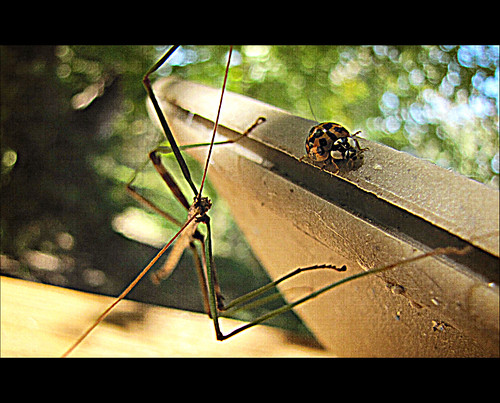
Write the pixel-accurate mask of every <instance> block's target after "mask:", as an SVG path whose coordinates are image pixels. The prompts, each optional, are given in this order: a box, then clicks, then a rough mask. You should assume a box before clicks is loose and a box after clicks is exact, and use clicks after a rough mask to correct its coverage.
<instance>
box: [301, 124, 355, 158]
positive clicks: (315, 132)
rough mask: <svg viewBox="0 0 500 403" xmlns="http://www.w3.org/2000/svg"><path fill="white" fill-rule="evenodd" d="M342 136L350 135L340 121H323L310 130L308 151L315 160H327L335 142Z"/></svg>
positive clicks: (307, 140) (307, 142)
mask: <svg viewBox="0 0 500 403" xmlns="http://www.w3.org/2000/svg"><path fill="white" fill-rule="evenodd" d="M341 137H350V134H349V132H348V131H347V129H346V128H345V127H343V126H341V125H339V124H338V123H332V122H326V123H321V124H319V125H317V126H314V127H313V128H312V129H311V131H310V132H309V135H308V136H307V139H306V152H307V154H308V155H309V157H310V158H311V159H312V160H313V161H325V160H327V159H328V157H329V156H330V150H331V149H332V147H333V143H334V142H335V141H337V140H338V139H339V138H341Z"/></svg>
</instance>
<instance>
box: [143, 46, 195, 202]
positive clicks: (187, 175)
mask: <svg viewBox="0 0 500 403" xmlns="http://www.w3.org/2000/svg"><path fill="white" fill-rule="evenodd" d="M177 47H178V46H172V47H171V48H170V49H169V51H168V52H167V53H166V54H165V55H164V56H163V57H162V58H161V59H160V60H158V62H157V63H156V64H155V65H154V66H153V67H151V69H149V71H148V72H147V73H146V75H145V76H144V78H143V80H142V82H143V84H144V87H145V88H146V91H147V93H148V96H149V99H151V102H152V103H153V107H154V108H155V111H156V114H157V116H158V119H159V120H160V123H161V126H162V128H163V132H164V133H165V136H166V137H167V140H168V142H169V143H170V146H171V147H172V151H173V153H174V155H175V158H176V159H177V162H178V163H179V166H180V167H181V170H182V174H183V175H184V177H185V178H186V181H187V182H188V183H189V186H191V189H192V190H193V192H194V194H195V195H197V194H198V189H197V188H196V186H195V185H194V183H193V180H192V179H191V173H190V172H189V168H188V167H187V165H186V161H185V160H184V157H183V156H182V154H181V152H180V149H179V147H178V146H177V142H176V141H175V139H174V136H173V134H172V131H171V130H170V127H169V126H168V123H167V120H166V119H165V116H164V115H163V111H162V110H161V108H160V105H159V104H158V101H157V99H156V96H155V94H154V92H153V88H152V87H151V82H150V81H149V76H150V74H152V73H154V72H155V71H156V70H158V69H159V68H160V67H161V66H162V65H163V63H165V61H166V60H167V59H168V58H169V57H170V55H171V54H172V53H173V52H174V51H175V50H176V49H177ZM188 208H189V207H188Z"/></svg>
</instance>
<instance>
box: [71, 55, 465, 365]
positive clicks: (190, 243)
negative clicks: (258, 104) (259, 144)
mask: <svg viewBox="0 0 500 403" xmlns="http://www.w3.org/2000/svg"><path fill="white" fill-rule="evenodd" d="M176 49H177V46H174V47H172V48H170V49H169V50H168V51H167V52H166V53H165V55H164V56H163V57H161V58H160V59H159V60H158V62H157V63H155V64H154V65H153V66H152V67H151V68H150V69H149V70H148V71H147V72H146V74H145V76H144V79H143V84H144V86H145V88H146V92H147V94H148V97H149V99H150V100H151V102H152V104H153V107H154V109H155V111H156V114H157V116H158V118H159V121H160V123H161V126H162V129H163V132H164V135H165V137H166V138H167V140H168V142H169V143H170V148H169V149H166V148H162V147H159V148H157V149H155V150H154V151H152V152H151V153H150V154H149V158H150V160H151V162H152V164H153V166H154V167H155V169H156V170H157V172H158V173H159V174H160V176H161V177H162V179H163V180H164V181H165V183H166V184H167V185H168V187H169V189H170V190H171V191H172V193H173V194H174V196H175V197H176V199H177V200H178V201H179V202H180V203H181V204H182V205H183V206H184V207H185V208H186V210H187V211H188V214H187V219H186V221H185V222H184V223H180V222H178V221H177V220H175V219H174V218H173V217H171V216H170V215H169V214H168V213H165V212H163V211H162V210H161V209H159V208H158V207H156V206H155V205H154V204H153V203H151V202H150V201H148V200H147V199H146V198H144V197H143V196H141V195H140V194H139V193H138V192H137V191H136V190H135V189H134V187H133V186H132V182H133V180H134V178H132V180H131V181H130V182H129V183H128V185H127V191H128V192H129V193H130V194H131V195H132V197H134V198H135V199H137V200H138V201H139V202H141V203H142V204H145V205H146V206H148V207H150V208H152V209H153V210H155V211H156V212H158V213H159V214H161V215H162V216H163V217H165V218H166V219H168V220H170V221H172V222H174V223H175V224H177V225H178V226H179V227H180V229H179V230H178V232H177V233H176V234H175V235H174V236H173V237H172V239H171V240H170V241H169V242H168V243H167V244H166V245H165V246H164V247H163V248H161V250H159V251H158V253H157V254H156V256H155V257H154V258H153V259H152V260H151V261H150V262H149V263H148V264H147V265H146V266H145V267H144V268H143V269H142V271H141V272H140V273H139V274H138V276H137V277H136V278H135V279H134V280H133V281H132V282H131V283H130V285H129V286H127V287H126V288H125V290H124V291H123V292H122V293H121V294H120V295H119V296H118V297H117V298H116V299H115V300H114V301H113V303H112V304H111V305H109V307H108V308H107V309H105V310H104V312H102V314H101V315H100V316H99V317H98V318H97V319H96V320H95V321H94V323H93V324H92V325H91V326H90V327H89V328H88V329H87V330H86V331H85V332H84V333H83V334H82V335H81V336H80V337H79V338H78V339H77V340H76V341H75V342H74V343H73V345H71V346H70V347H69V348H68V350H67V351H66V352H65V353H64V354H63V356H64V357H66V356H68V355H69V354H70V353H71V352H72V351H73V350H74V349H75V348H76V347H77V346H78V345H79V344H80V343H81V342H82V341H83V340H84V339H85V338H86V337H87V336H88V335H89V334H90V333H91V332H92V331H93V330H94V329H95V328H96V327H97V326H98V325H99V323H100V322H102V321H103V319H104V318H105V317H106V316H107V315H108V314H109V313H110V312H111V310H112V309H113V308H114V307H115V306H116V305H117V304H118V303H119V302H120V301H121V300H122V299H124V298H125V297H126V296H127V295H128V294H129V292H130V291H131V290H132V289H133V288H134V287H135V285H136V284H137V283H138V282H139V281H140V280H141V279H142V278H143V277H144V276H145V275H146V274H147V273H148V272H149V271H150V270H151V268H152V267H153V266H154V265H155V263H156V262H157V261H158V260H159V259H160V257H161V256H162V255H163V254H164V253H165V252H166V251H167V250H168V249H171V253H170V255H169V257H168V259H167V261H166V263H165V265H164V266H163V268H162V269H161V270H159V271H158V272H157V273H156V274H155V275H154V279H155V281H160V280H161V279H163V278H165V277H167V276H168V275H169V274H170V272H171V271H172V270H173V269H174V267H175V265H176V263H177V261H178V260H179V258H180V256H181V254H182V252H183V251H184V250H185V249H186V248H188V247H189V248H190V249H191V250H192V252H193V255H194V257H195V259H194V261H195V265H196V268H197V272H198V277H199V281H200V285H201V289H202V294H203V299H204V305H205V310H206V312H207V314H208V316H209V317H210V318H211V319H212V322H213V326H214V329H215V336H216V339H217V340H220V341H222V340H226V339H228V338H230V337H232V336H234V335H236V334H238V333H240V332H242V331H245V330H247V329H250V328H252V327H253V326H255V325H257V324H260V323H262V322H264V321H266V320H268V319H270V318H272V317H274V316H277V315H280V314H282V313H284V312H286V311H289V310H292V309H293V308H295V307H296V306H298V305H300V304H303V303H306V302H307V301H309V300H311V299H313V298H316V297H317V296H319V295H321V294H323V293H326V292H328V291H330V290H332V289H333V288H335V287H337V286H339V285H342V284H344V283H347V282H350V281H353V280H356V279H358V278H361V277H364V276H368V275H373V274H376V273H382V272H384V271H388V270H391V269H393V268H395V267H398V266H400V265H402V264H404V263H410V262H414V261H417V260H421V259H424V258H426V257H430V256H436V255H442V254H445V255H447V254H458V255H462V254H466V253H468V252H469V251H470V249H471V247H470V246H467V247H465V248H462V249H459V248H455V247H443V248H437V249H434V250H432V251H430V252H427V253H424V254H421V255H418V256H416V257H413V258H409V259H407V260H405V261H403V262H397V263H394V264H389V265H385V266H383V267H379V268H375V269H372V270H368V271H364V272H361V273H357V274H354V275H351V276H349V277H345V278H343V279H341V280H339V281H336V282H334V283H332V284H330V285H327V286H325V287H323V288H320V289H318V290H315V291H313V292H311V293H310V294H308V295H306V296H304V297H302V298H299V299H298V300H296V301H294V302H290V303H288V304H286V305H284V306H282V307H280V308H277V309H275V310H272V311H271V312H269V313H267V314H264V315H263V316H261V317H259V318H257V319H255V320H253V321H251V322H248V323H246V324H244V325H241V326H240V327H237V328H236V329H233V330H231V331H229V332H228V333H224V332H223V331H222V329H221V327H220V324H219V317H220V316H221V315H222V314H223V312H224V311H226V310H228V309H231V308H233V307H237V306H240V305H243V304H246V303H248V302H249V301H251V300H253V299H255V298H258V297H259V296H261V295H262V294H263V293H265V292H266V291H268V290H269V289H271V288H272V287H274V286H276V285H278V284H280V283H282V282H284V281H286V280H288V279H290V278H291V277H295V276H297V275H299V274H301V273H304V272H308V271H313V270H323V269H324V270H335V271H339V272H342V271H346V270H347V267H346V266H345V265H344V266H341V267H337V266H335V265H333V264H330V263H324V264H316V265H312V266H308V267H301V268H297V269H295V270H292V271H291V272H290V273H288V274H286V275H284V276H283V277H281V278H279V279H277V280H275V281H273V282H271V283H269V284H268V285H265V286H263V287H261V288H258V289H256V290H254V291H252V292H250V293H248V294H246V295H244V296H242V297H239V298H237V299H235V300H234V301H232V302H230V303H228V304H226V303H225V302H224V298H223V296H222V291H221V289H220V286H219V282H218V280H217V273H216V267H215V263H214V257H213V250H212V229H211V224H210V217H209V216H208V212H209V210H210V208H211V206H212V203H211V201H210V200H209V198H208V197H206V196H203V189H204V185H205V181H206V176H207V171H208V166H209V162H210V159H211V154H212V150H213V147H214V146H215V145H221V144H225V143H231V142H235V141H238V140H239V138H238V139H236V140H228V141H224V142H218V143H216V142H215V134H216V132H217V126H218V121H219V116H220V111H221V108H222V101H223V96H224V92H225V88H226V83H227V78H228V71H229V64H230V60H231V53H232V48H230V50H229V56H228V61H227V66H226V71H225V75H224V79H223V84H222V90H221V97H220V101H219V105H218V111H217V116H216V119H215V123H214V128H213V133H212V138H211V141H210V143H209V144H207V145H208V152H207V157H206V162H205V166H204V170H203V177H202V179H201V184H200V185H199V187H197V186H196V185H195V183H194V181H193V179H192V178H191V173H190V171H189V169H188V167H187V165H186V162H185V160H184V157H183V155H182V152H181V148H180V147H179V146H178V145H177V142H176V140H175V138H174V136H173V134H172V131H171V130H170V127H169V125H168V123H167V121H166V119H165V117H164V115H163V112H162V110H161V108H160V106H159V104H158V101H157V98H156V96H155V93H154V91H153V89H152V86H151V82H150V76H151V75H152V74H153V73H155V72H156V71H157V70H158V69H159V68H160V67H161V66H162V65H163V64H164V63H165V62H166V61H167V60H168V59H169V58H170V57H171V55H172V54H173V53H174V52H175V50H176ZM261 124H265V117H256V120H255V123H254V124H253V125H251V126H250V127H249V128H248V129H247V130H246V131H245V132H244V133H242V135H241V137H240V138H243V137H245V136H247V135H248V134H250V133H251V132H252V131H253V130H255V129H256V128H257V127H258V126H260V125H261ZM200 145H201V144H199V145H196V146H200ZM167 152H171V153H173V154H174V156H175V159H176V161H177V163H178V164H179V167H180V169H181V171H182V175H183V177H184V180H185V181H186V182H187V183H188V184H189V187H190V189H191V191H192V193H193V195H194V199H193V203H192V204H190V203H189V202H188V201H187V200H188V198H187V197H186V196H185V195H184V194H183V193H182V191H181V190H180V188H179V186H178V185H177V183H176V182H175V180H174V179H173V177H172V176H171V175H170V173H169V172H168V171H167V169H166V168H165V166H164V165H163V163H162V162H161V158H160V154H165V153H167ZM134 177H135V176H134ZM200 224H203V225H204V226H205V230H206V235H203V234H202V233H201V232H200V231H199V230H198V227H199V226H200ZM197 243H199V245H200V248H201V253H199V252H198V249H197V247H196V244H197Z"/></svg>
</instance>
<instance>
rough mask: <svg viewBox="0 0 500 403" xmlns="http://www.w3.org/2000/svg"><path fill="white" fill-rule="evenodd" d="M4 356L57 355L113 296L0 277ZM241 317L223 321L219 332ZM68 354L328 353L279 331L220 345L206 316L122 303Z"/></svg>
mask: <svg viewBox="0 0 500 403" xmlns="http://www.w3.org/2000/svg"><path fill="white" fill-rule="evenodd" d="M0 283H1V356H2V357H59V356H60V355H61V354H62V353H63V352H64V351H65V349H67V348H68V347H69V346H70V345H71V343H72V342H73V341H74V340H75V339H76V338H77V337H78V336H79V335H80V334H81V333H82V332H83V331H84V330H85V329H86V328H87V327H88V326H89V325H90V324H91V323H92V321H93V320H94V319H95V318H96V317H97V316H98V315H99V313H100V312H101V311H102V310H103V309H104V308H105V307H106V306H107V304H109V302H110V301H111V300H112V298H110V297H105V296H101V295H95V294H89V293H84V292H79V291H74V290H68V289H65V288H61V287H54V286H49V285H45V284H39V283H33V282H28V281H24V280H18V279H13V278H8V277H1V280H0ZM238 325H241V322H238V321H235V320H229V319H223V321H222V327H223V329H231V328H233V327H235V326H238ZM72 356H73V357H328V356H332V353H331V352H328V351H325V350H322V349H320V348H316V347H314V346H312V345H310V344H309V345H307V344H305V343H304V340H297V339H295V338H293V337H292V335H291V334H290V333H288V332H286V331H283V330H281V329H276V328H271V327H269V326H256V327H255V328H254V329H251V330H249V331H246V332H243V333H241V334H240V335H237V336H235V337H234V338H231V339H229V340H226V341H224V342H219V341H216V340H215V336H214V330H213V325H212V322H211V321H210V320H209V319H208V318H207V316H206V315H202V314H198V313H192V312H186V311H181V310H177V309H171V308H164V307H158V306H152V305H147V304H143V303H137V302H134V301H128V300H125V301H122V302H121V303H120V304H119V305H118V306H117V307H116V309H115V310H114V311H113V312H112V313H111V314H110V315H109V316H108V318H107V319H106V320H105V321H104V322H103V323H101V325H99V326H98V327H97V328H96V329H95V330H94V332H92V334H91V335H90V336H89V338H88V339H87V340H85V341H84V342H83V343H82V344H81V345H80V346H79V347H78V348H77V349H76V350H75V351H74V352H73V354H72Z"/></svg>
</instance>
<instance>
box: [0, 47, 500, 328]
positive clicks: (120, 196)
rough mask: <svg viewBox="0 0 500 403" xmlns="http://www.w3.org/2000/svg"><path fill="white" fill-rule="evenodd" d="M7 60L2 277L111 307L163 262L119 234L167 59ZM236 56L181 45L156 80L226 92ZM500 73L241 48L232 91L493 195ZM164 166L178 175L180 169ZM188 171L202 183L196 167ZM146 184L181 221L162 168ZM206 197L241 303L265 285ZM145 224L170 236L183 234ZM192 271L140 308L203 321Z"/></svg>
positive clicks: (45, 56)
mask: <svg viewBox="0 0 500 403" xmlns="http://www.w3.org/2000/svg"><path fill="white" fill-rule="evenodd" d="M0 49H1V88H2V91H1V135H2V141H1V156H2V171H1V175H2V176H1V203H2V211H1V213H2V215H1V246H2V273H5V274H10V275H14V276H18V277H23V278H29V279H33V280H37V281H45V282H50V283H54V284H60V285H65V286H68V287H73V288H79V289H85V290H89V291H98V292H100V293H105V294H112V295H116V294H118V293H119V292H120V291H121V290H122V289H123V288H124V287H125V285H126V284H127V283H128V282H129V281H130V280H131V279H132V278H133V277H134V276H135V273H137V272H138V271H139V270H140V269H141V268H142V267H143V266H144V264H145V263H146V262H147V261H148V260H149V259H150V258H151V257H152V256H153V255H154V253H155V248H154V247H152V246H147V245H142V244H139V243H137V242H133V241H130V240H129V239H128V238H127V237H125V236H123V234H124V231H123V230H120V228H119V223H121V222H123V219H124V218H127V217H129V218H130V217H132V215H133V214H132V213H133V212H135V211H137V209H138V208H139V206H138V205H137V203H136V202H135V201H134V200H132V199H131V198H130V197H128V195H127V194H126V192H125V191H124V184H125V183H126V182H127V181H128V180H129V179H130V177H131V175H132V174H133V172H134V170H135V169H137V168H138V167H140V166H142V165H143V164H144V162H145V161H147V154H148V152H149V151H151V150H152V149H153V148H154V147H155V146H156V145H157V144H158V142H159V141H160V140H162V139H163V136H162V134H161V133H159V132H158V130H157V129H156V128H155V127H153V124H152V123H151V121H150V118H149V117H148V115H147V113H146V107H145V98H146V94H145V91H144V88H143V86H142V82H141V81H142V77H143V75H144V73H145V72H146V71H147V70H148V68H149V67H150V66H151V65H152V64H153V63H154V62H155V61H156V60H157V58H159V57H160V56H161V54H162V53H163V52H164V51H166V49H168V47H154V46H31V47H23V46H3V47H1V48H0ZM227 53H228V48H227V47H225V46H182V47H181V48H179V49H178V50H177V51H176V53H175V54H174V55H173V57H172V59H171V60H170V61H169V63H168V64H167V65H165V66H164V67H163V68H162V69H161V70H160V71H159V72H158V74H159V75H168V74H177V75H180V76H182V77H184V78H187V79H190V80H193V81H198V82H202V83H206V84H209V85H212V86H215V87H220V86H221V83H222V77H223V74H224V68H225V63H226V58H227ZM498 64H499V47H498V46H436V45H432V46H239V47H236V48H235V51H234V53H233V58H232V65H231V71H230V76H229V84H228V88H229V90H231V91H235V92H239V93H243V94H246V95H249V96H251V97H254V98H257V99H260V100H262V101H264V102H267V103H270V104H272V105H275V106H278V107H281V108H283V109H285V110H288V111H290V112H292V113H294V114H297V115H300V116H303V117H306V118H311V119H312V118H315V119H316V120H318V121H335V122H338V123H342V124H343V125H345V126H346V127H347V128H348V129H350V130H362V131H363V133H362V136H363V137H365V138H368V139H371V140H374V141H378V142H382V143H385V144H387V145H389V146H391V147H394V148H397V149H400V150H404V151H407V152H410V153H412V154H415V155H417V156H419V157H421V158H425V159H429V160H431V161H433V162H435V163H436V164H439V165H441V166H443V167H446V168H450V169H453V170H456V171H457V172H460V173H462V174H464V175H467V176H469V177H471V178H473V179H476V180H479V181H481V182H484V183H486V184H488V185H489V186H493V187H496V188H498V173H499V154H498V147H499V141H498ZM153 80H154V78H153ZM309 102H310V104H311V107H312V111H311V108H310V106H309ZM164 160H165V161H166V164H167V165H168V167H169V169H170V170H172V171H173V172H177V173H179V169H178V167H177V166H176V163H175V161H174V160H173V159H172V158H170V157H165V158H164ZM189 165H190V167H191V169H192V170H193V177H194V178H199V177H200V176H201V170H200V168H199V166H198V165H197V164H195V163H194V162H193V161H191V160H189ZM195 182H196V180H195ZM179 184H180V185H182V182H181V181H179ZM135 185H136V187H137V188H138V189H139V190H140V191H141V193H142V194H143V195H144V196H146V197H148V198H149V199H151V200H152V201H154V202H155V203H157V204H158V205H159V206H161V207H162V208H164V209H165V210H167V211H169V212H171V213H172V214H173V215H175V216H176V217H178V218H179V220H181V221H182V220H183V218H184V215H185V212H184V211H183V209H182V207H180V206H179V205H178V203H176V201H175V200H171V198H170V197H169V196H170V195H169V192H168V190H167V189H166V188H165V185H164V184H163V183H162V181H161V179H160V178H159V176H158V175H157V174H156V172H155V171H154V169H152V167H151V166H148V167H147V168H146V169H145V170H144V171H143V172H142V173H141V175H140V176H139V177H138V180H137V182H135ZM181 187H182V188H183V189H184V190H185V191H186V193H187V194H189V187H186V186H185V185H182V186H181ZM207 191H208V193H209V196H210V197H211V198H212V200H213V201H214V205H215V207H214V208H213V209H212V211H211V216H212V221H213V226H214V233H215V234H217V237H216V239H215V241H214V243H215V249H216V250H215V252H216V262H217V267H218V269H219V270H218V271H219V273H220V276H221V282H222V284H223V289H224V290H225V292H226V296H227V299H228V300H230V299H232V298H234V297H236V296H238V295H240V294H241V293H243V292H244V291H249V290H250V289H252V288H255V287H256V286H259V285H262V284H263V283H265V282H267V281H268V280H267V277H266V275H265V274H262V273H261V272H259V271H258V270H256V269H255V270H254V268H256V267H259V265H258V262H257V261H256V259H255V257H253V255H252V253H251V250H250V249H249V247H248V245H246V243H245V241H244V240H243V239H242V238H241V235H240V234H239V232H238V229H237V227H236V225H235V224H234V222H233V221H232V219H231V218H230V216H228V214H227V210H226V208H225V207H224V202H223V201H222V200H218V198H217V195H216V193H215V192H214V190H213V189H212V188H211V187H210V186H209V187H208V189H207ZM189 198H190V196H189V197H188V199H189ZM147 217H148V218H149V219H150V220H152V221H151V222H152V223H156V224H155V225H157V226H159V227H161V228H162V229H163V230H165V231H167V232H164V233H163V234H164V235H165V234H167V235H166V236H168V235H169V234H173V233H174V232H175V231H176V229H175V228H174V227H173V226H172V225H170V224H168V223H165V222H164V221H163V220H161V219H159V218H158V217H157V216H156V215H155V214H151V213H147ZM120 219H121V221H120ZM130 220H131V218H130ZM125 221H126V220H125ZM235 234H236V235H235ZM160 241H161V242H162V241H164V239H163V238H162V239H160ZM186 255H188V254H186ZM51 258H53V259H52V260H50V259H51ZM44 259H45V260H44ZM54 259H55V260H54ZM51 262H52V263H51ZM183 262H184V263H183V266H185V268H180V269H178V270H175V271H174V274H173V275H172V277H171V278H170V279H169V280H168V282H167V283H166V284H165V285H163V286H162V290H161V291H158V290H157V289H155V288H154V287H153V286H152V285H151V284H150V282H149V281H147V280H146V281H142V282H141V284H140V285H139V286H138V287H137V289H136V290H135V291H134V293H133V294H132V298H136V299H141V300H145V301H147V302H152V303H157V304H164V305H169V306H177V307H181V308H183V309H192V310H202V304H201V294H200V292H199V291H198V285H197V283H196V281H197V280H196V276H195V274H194V271H193V269H192V261H191V258H190V257H189V256H187V257H186V258H185V259H183ZM250 280H251V281H250ZM241 284H243V285H244V286H246V287H247V289H245V290H239V289H238V287H239V286H240V285H241ZM224 286H226V288H224ZM242 315H243V316H242V317H244V318H246V316H245V315H247V313H245V312H243V313H242ZM280 320H281V322H280ZM292 321H293V319H292V318H291V317H290V316H288V317H285V318H284V319H278V320H277V322H276V323H278V324H280V325H285V322H288V323H289V322H292ZM293 326H295V325H293ZM293 326H292V327H293Z"/></svg>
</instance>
